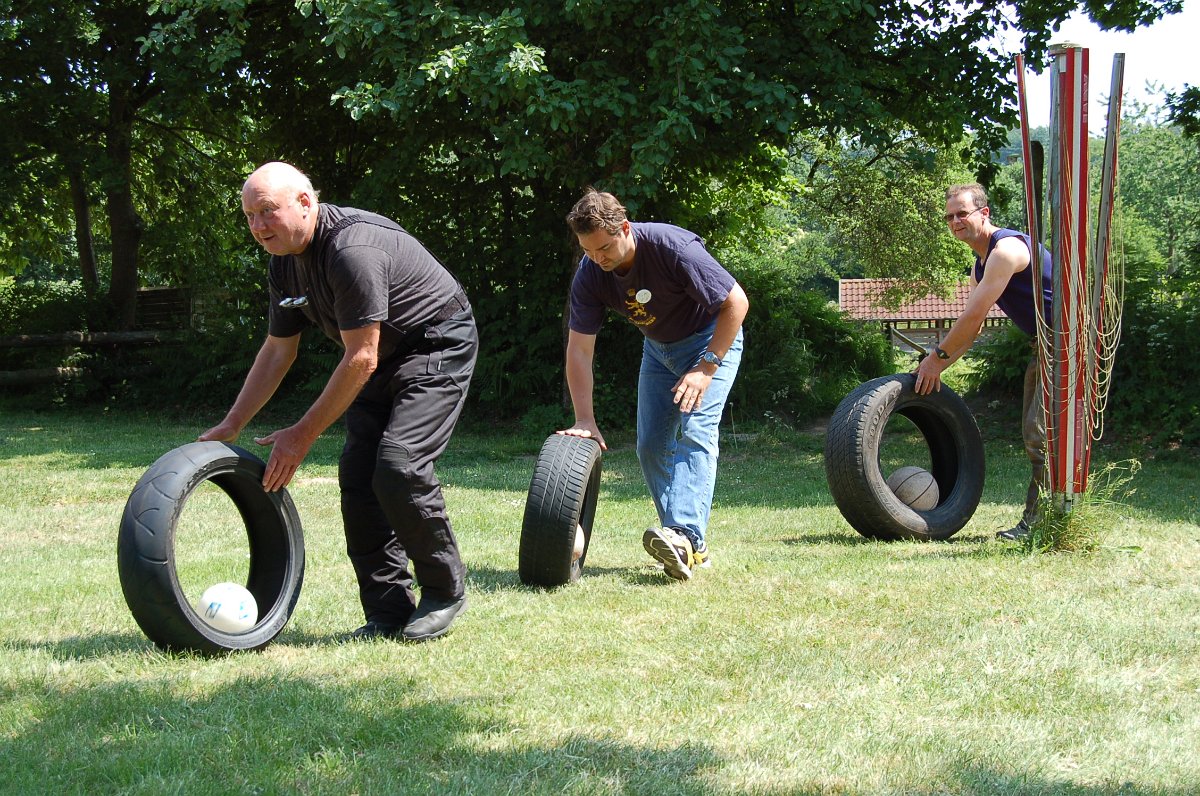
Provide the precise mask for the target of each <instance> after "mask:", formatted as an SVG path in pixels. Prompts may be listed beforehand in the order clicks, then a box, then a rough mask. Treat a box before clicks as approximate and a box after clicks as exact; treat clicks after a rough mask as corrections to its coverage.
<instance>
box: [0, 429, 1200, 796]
mask: <svg viewBox="0 0 1200 796" xmlns="http://www.w3.org/2000/svg"><path fill="white" fill-rule="evenodd" d="M984 420H985V422H986V421H987V420H988V419H987V418H984ZM1008 425H1012V428H1011V429H1009V428H1008ZM202 427H205V426H204V424H203V423H197V424H196V425H194V426H193V425H183V424H177V423H171V422H164V421H160V420H158V419H156V418H146V417H133V416H129V417H106V416H86V417H85V416H72V415H52V414H47V415H33V414H13V413H6V414H5V415H4V416H3V418H0V792H3V793H21V794H25V793H56V794H57V793H89V794H97V793H104V794H109V793H145V794H162V793H189V794H190V793H327V794H348V793H363V794H368V793H380V794H384V793H429V794H447V793H461V794H468V793H469V794H476V793H479V794H492V793H502V794H507V793H512V794H524V793H538V794H542V793H544V794H558V793H569V794H626V793H629V794H672V793H679V794H693V793H694V794H701V793H716V794H794V793H798V794H808V793H814V794H815V793H822V794H823V793H838V794H841V793H854V794H858V793H862V794H876V793H898V794H899V793H903V794H935V793H964V794H978V793H1006V794H1007V793H1030V794H1033V793H1039V794H1040V793H1063V794H1118V793H1120V794H1186V793H1195V792H1197V791H1200V759H1198V758H1200V756H1198V755H1197V754H1196V750H1197V738H1200V585H1198V584H1200V577H1198V576H1200V571H1198V570H1200V524H1198V523H1200V501H1198V495H1200V480H1198V478H1197V474H1196V468H1195V467H1194V466H1190V465H1189V464H1188V463H1187V462H1176V463H1171V462H1164V461H1160V460H1155V459H1153V458H1149V459H1147V460H1146V461H1145V466H1144V468H1143V469H1142V471H1141V472H1140V473H1138V475H1137V478H1136V483H1135V484H1134V485H1135V486H1136V488H1137V491H1136V492H1135V493H1134V495H1133V496H1132V497H1131V498H1130V502H1129V503H1128V504H1127V505H1125V506H1122V507H1120V508H1119V510H1118V511H1117V512H1116V513H1115V514H1114V515H1113V518H1112V519H1111V521H1110V522H1109V524H1108V525H1107V526H1106V527H1105V528H1104V529H1101V530H1100V531H1097V534H1098V535H1097V537H1096V542H1097V544H1096V546H1095V547H1094V549H1093V550H1092V551H1091V552H1089V553H1086V554H1054V555H1029V554H1027V553H1026V552H1024V551H1023V550H1021V549H1020V547H1019V546H1017V545H1005V544H1001V543H998V542H996V541H994V540H993V535H994V533H995V532H996V531H997V530H1000V529H1002V528H1005V527H1008V526H1009V525H1011V524H1012V522H1014V521H1015V518H1016V517H1017V516H1018V514H1019V511H1020V501H1021V500H1023V492H1024V484H1025V479H1026V477H1027V476H1026V473H1027V470H1026V467H1027V465H1026V464H1025V462H1024V459H1023V454H1022V452H1021V448H1020V445H1019V439H1018V438H1017V434H1016V426H1015V424H1006V425H1005V426H1004V427H1002V428H1001V427H997V428H996V429H995V430H994V431H989V429H988V428H986V427H985V435H986V437H987V439H988V442H987V446H988V479H987V486H986V490H985V494H984V499H983V502H982V504H981V505H980V507H979V510H978V511H977V513H976V515H975V517H974V519H973V520H972V521H971V522H970V523H969V524H968V525H967V527H966V528H965V529H964V530H963V531H961V532H960V533H959V534H957V535H956V536H955V537H954V538H953V539H952V540H951V541H950V542H948V543H941V544H919V543H892V544H886V543H877V542H869V541H867V540H865V539H863V538H861V537H860V536H858V535H857V534H855V533H854V532H853V531H852V530H851V529H850V528H849V526H848V525H847V524H846V523H845V522H844V521H843V520H842V519H841V517H840V515H839V514H838V512H837V510H836V508H835V507H834V506H833V505H832V501H831V499H830V497H829V495H828V491H827V488H826V485H825V475H824V468H823V460H822V453H821V451H822V445H823V439H822V438H821V436H820V434H818V433H799V432H796V433H790V432H788V431H786V430H782V429H780V428H778V427H777V428H774V429H773V430H770V431H768V432H766V433H759V434H758V435H757V436H752V434H751V433H750V432H753V431H754V429H747V428H743V427H742V424H739V428H738V431H739V432H741V433H739V435H738V438H737V439H736V440H735V439H733V438H731V437H730V438H727V439H726V440H724V441H723V460H722V465H721V472H720V477H719V483H718V487H717V500H716V505H715V508H714V512H713V525H712V528H711V531H710V543H711V547H712V550H713V555H714V561H715V563H714V567H713V569H712V570H708V571H702V572H701V573H700V574H699V575H698V576H697V578H696V579H695V580H693V581H692V582H690V583H686V584H680V583H675V582H672V581H669V580H667V579H666V578H665V577H664V576H663V575H662V574H661V573H659V572H656V571H655V570H654V569H653V567H652V566H651V562H650V559H649V558H648V557H647V556H646V555H645V553H644V552H643V551H642V549H641V543H640V537H641V532H642V530H643V529H644V528H645V526H646V525H648V524H650V523H651V522H652V521H653V516H654V515H653V508H652V506H651V503H650V501H649V498H648V497H647V495H646V493H645V488H644V486H643V484H642V480H641V476H640V473H639V471H638V467H637V463H636V460H635V457H634V455H633V452H632V448H631V444H630V443H631V440H630V439H629V438H628V435H624V437H623V435H622V434H620V433H614V432H610V433H609V434H608V439H609V442H610V444H611V445H612V448H613V450H611V451H610V452H609V453H608V454H606V456H605V460H604V479H603V487H602V494H601V502H600V508H599V513H598V517H597V521H596V528H597V530H596V535H595V537H594V541H593V544H592V547H591V549H590V552H589V557H588V566H587V568H586V569H585V572H584V577H583V579H582V580H581V581H580V582H579V583H578V584H575V585H572V586H569V587H565V588H562V589H559V590H556V591H552V592H545V591H536V590H532V589H529V588H526V587H524V586H522V585H521V583H520V581H519V579H518V578H517V575H516V571H517V553H518V540H519V534H520V525H521V516H522V511H523V508H524V502H525V493H526V490H527V488H528V485H529V477H530V475H531V473H532V468H533V462H534V457H535V456H536V453H537V450H538V447H539V446H540V444H541V441H542V440H541V439H540V438H539V439H518V438H514V437H502V436H498V435H496V434H494V433H490V434H489V433H467V432H460V433H459V434H458V435H457V436H456V437H455V439H454V441H453V442H452V444H451V448H450V450H449V451H448V452H447V454H446V455H445V457H444V459H443V461H442V465H441V467H440V473H441V476H442V479H443V481H444V483H445V485H446V494H447V499H448V502H449V506H450V510H451V514H452V517H453V520H454V523H455V528H456V532H457V534H458V536H459V540H460V542H461V545H462V549H463V552H464V556H465V558H466V561H467V564H468V567H469V568H470V576H469V577H470V580H469V588H470V600H471V605H470V609H469V611H468V612H467V613H466V614H465V615H464V616H463V618H462V619H461V620H460V621H459V622H458V623H457V624H456V626H455V629H454V632H453V633H451V634H450V635H449V636H448V637H446V638H445V639H442V640H440V641H437V642H433V643H428V644H424V645H411V646H410V645H402V644H399V643H395V642H388V641H383V642H375V643H362V644H351V645H340V644H337V643H334V641H333V639H334V638H335V637H336V636H337V635H338V634H340V633H342V632H344V631H346V630H349V629H351V628H353V627H355V626H357V625H358V624H359V623H360V622H361V614H360V612H359V608H358V604H357V599H356V594H355V589H354V585H353V574H352V571H351V569H350V566H349V563H348V562H347V560H346V558H345V555H344V541H343V539H342V533H341V527H340V520H339V510H338V494H337V484H336V462H337V454H338V449H339V444H340V434H331V435H327V436H326V437H324V438H322V439H321V440H320V441H319V442H318V444H317V446H316V447H315V448H314V450H313V451H312V453H311V455H310V458H309V460H308V461H307V463H306V465H305V466H304V468H302V470H301V472H300V474H299V477H298V479H297V481H296V482H295V483H294V484H293V486H292V487H291V489H290V491H291V494H292V497H293V499H294V500H295V502H296V505H297V508H298V510H299V512H300V514H301V517H302V518H303V521H304V526H305V541H306V545H307V573H306V578H305V584H304V589H303V593H302V596H301V599H300V602H299V605H298V606H297V609H296V612H295V614H294V616H293V618H292V621H291V622H290V624H289V625H288V627H287V628H286V629H285V630H284V632H283V633H282V634H281V635H280V636H279V637H278V638H277V639H276V641H275V643H273V644H272V645H271V646H269V647H268V648H267V649H266V650H264V651H263V652H261V653H252V654H240V655H233V656H230V657H226V658H220V659H214V660H210V659H204V658H200V657H195V656H190V655H178V656H169V655H165V654H163V653H161V652H159V651H158V650H157V649H156V648H155V647H154V646H153V645H151V644H150V643H149V642H148V641H147V640H146V638H145V637H144V636H143V634H142V633H141V631H140V630H139V629H138V627H137V626H136V624H135V623H134V621H133V619H132V617H131V615H130V613H129V610H128V608H127V606H126V605H125V602H124V599H123V597H122V594H121V588H120V584H119V581H118V578H117V572H116V555H115V551H116V533H117V527H118V523H119V520H120V516H121V511H122V509H123V507H124V503H125V500H126V498H127V497H128V495H129V492H130V490H131V489H132V487H133V484H134V482H135V481H136V480H137V478H138V477H139V476H140V475H141V474H142V473H143V472H144V471H145V469H146V468H147V467H148V466H149V465H150V464H151V463H152V462H153V461H154V460H155V459H156V458H157V457H158V456H159V455H161V454H162V453H164V452H166V451H168V450H170V449H172V448H174V447H176V446H177V445H180V444H183V443H184V442H187V441H190V440H191V439H194V437H195V435H196V433H197V432H198V431H199V430H201V428H202ZM266 430H269V429H268V428H266V427H265V426H264V427H261V428H252V429H250V430H249V431H248V433H247V434H246V435H245V436H244V437H243V440H244V441H245V443H244V444H245V445H246V446H247V447H250V448H255V447H256V446H254V443H253V442H252V441H250V438H251V437H252V436H253V435H256V434H260V433H262V432H264V431H266ZM606 431H607V430H606ZM1010 432H1011V433H1010ZM900 436H901V437H903V436H904V435H903V434H901V435H900ZM905 444H911V440H908V441H907V442H905V440H904V439H901V440H900V442H899V445H898V446H896V445H893V446H891V447H889V449H888V450H889V451H893V450H896V451H903V450H904V445H905ZM1103 453H1104V451H1103V450H1101V451H1100V452H1099V454H1098V455H1099V457H1100V458H1103ZM903 455H904V454H903V453H902V452H901V453H897V454H896V456H898V457H903ZM1121 458H1127V457H1124V456H1122V457H1121ZM222 500H223V493H220V492H219V491H218V490H213V491H212V492H211V494H210V493H202V494H199V495H197V497H196V499H195V505H193V504H192V502H191V501H189V503H188V506H187V509H186V511H185V516H184V524H185V526H186V528H187V533H188V537H187V538H188V542H187V543H188V544H189V545H191V546H190V547H189V548H188V549H187V557H188V560H189V562H190V563H189V566H193V567H194V569H189V570H188V572H189V574H188V577H189V578H191V579H192V580H193V581H194V582H195V583H196V588H197V589H199V588H202V586H203V585H204V583H205V582H208V581H211V580H219V579H236V578H237V577H238V573H239V572H241V571H242V570H240V569H239V567H244V566H245V563H244V551H242V550H241V549H240V548H239V544H240V543H239V538H238V533H237V532H236V530H237V529H236V527H235V528H234V531H233V532H231V531H230V529H229V527H228V520H227V519H226V515H227V513H228V511H229V510H230V509H229V507H228V506H227V505H223V504H222ZM212 537H216V538H218V539H221V540H224V541H223V543H222V544H221V545H219V547H220V548H221V549H222V550H225V549H226V548H228V550H229V554H227V555H215V556H214V555H211V549H209V548H208V547H207V546H206V544H205V543H204V540H205V539H207V538H212ZM181 538H182V537H181ZM239 556H240V558H239ZM231 572H232V573H233V575H232V576H228V577H227V575H228V573H231Z"/></svg>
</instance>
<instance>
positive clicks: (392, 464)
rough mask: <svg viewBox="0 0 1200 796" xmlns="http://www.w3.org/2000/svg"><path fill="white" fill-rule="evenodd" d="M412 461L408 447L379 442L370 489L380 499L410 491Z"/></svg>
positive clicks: (405, 493)
mask: <svg viewBox="0 0 1200 796" xmlns="http://www.w3.org/2000/svg"><path fill="white" fill-rule="evenodd" d="M411 482H412V461H411V459H410V456H409V451H408V448H406V447H404V446H403V445H397V444H395V443H391V442H386V441H385V442H380V443H379V453H378V455H377V457H376V460H375V472H374V474H373V475H372V477H371V489H372V490H374V492H375V494H376V495H377V496H378V497H379V499H380V500H386V499H387V498H389V497H393V498H394V497H396V496H400V495H404V496H407V495H408V494H409V492H410V491H411V487H410V485H411Z"/></svg>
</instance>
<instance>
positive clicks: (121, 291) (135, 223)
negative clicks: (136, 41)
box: [104, 86, 144, 329]
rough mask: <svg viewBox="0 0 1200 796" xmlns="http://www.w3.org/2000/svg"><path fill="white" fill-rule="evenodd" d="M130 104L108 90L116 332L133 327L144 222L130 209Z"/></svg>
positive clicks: (112, 88)
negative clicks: (140, 244)
mask: <svg viewBox="0 0 1200 796" xmlns="http://www.w3.org/2000/svg"><path fill="white" fill-rule="evenodd" d="M133 117H134V108H133V103H131V102H130V98H129V96H128V95H127V94H126V93H125V92H124V91H123V90H121V89H120V88H119V87H116V86H110V94H109V106H108V130H107V136H106V143H105V152H106V154H107V156H108V164H107V165H108V169H109V173H108V175H107V176H108V178H107V180H106V181H105V182H106V184H105V189H104V193H105V196H106V197H107V205H108V224H109V234H110V235H111V237H112V281H111V282H110V283H109V287H108V297H109V300H110V301H111V303H112V306H113V311H114V313H115V316H116V317H115V321H116V324H117V328H118V329H130V328H132V327H133V324H134V321H135V320H136V318H135V311H136V300H137V287H138V244H139V243H140V242H141V238H142V230H143V229H144V222H143V221H142V218H141V216H139V215H138V213H137V210H136V209H135V208H134V206H133V166H132V138H133Z"/></svg>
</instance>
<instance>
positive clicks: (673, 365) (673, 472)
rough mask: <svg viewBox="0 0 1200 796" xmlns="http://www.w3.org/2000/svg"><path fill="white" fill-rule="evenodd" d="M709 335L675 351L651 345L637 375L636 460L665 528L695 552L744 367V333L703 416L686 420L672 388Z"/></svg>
mask: <svg viewBox="0 0 1200 796" xmlns="http://www.w3.org/2000/svg"><path fill="white" fill-rule="evenodd" d="M715 328H716V323H715V321H714V323H713V324H711V325H710V326H709V327H708V328H706V329H703V330H701V331H699V332H697V333H696V334H693V335H691V336H690V337H685V338H684V339H682V340H679V341H677V342H674V343H659V342H656V341H654V340H651V339H649V338H646V340H645V342H644V343H643V345H642V368H641V372H640V373H639V374H638V407H637V455H638V462H640V463H641V465H642V474H643V475H644V476H645V477H646V486H648V487H649V488H650V496H651V497H652V498H654V507H655V509H657V510H658V520H659V523H660V524H661V525H662V526H664V527H672V528H677V529H679V530H681V531H683V533H684V534H685V535H686V536H687V537H688V538H689V539H690V540H691V542H692V544H693V545H699V544H700V543H702V542H703V541H704V534H705V530H706V529H707V528H708V516H709V512H710V511H711V509H712V496H713V488H714V487H715V486H716V483H717V457H718V455H719V447H718V444H717V440H718V436H719V431H720V424H721V415H722V414H723V413H724V411H725V400H726V399H727V398H728V397H729V390H730V388H731V387H733V380H734V379H735V378H736V377H737V371H738V365H739V364H741V361H742V332H741V330H738V334H737V338H736V339H735V340H734V342H733V345H732V346H730V348H729V351H728V352H727V353H726V354H725V357H724V358H723V359H722V361H721V367H719V368H717V373H716V375H715V376H713V380H712V383H711V384H709V386H708V389H707V390H706V391H705V393H704V398H703V400H702V401H701V404H700V408H699V409H693V410H692V411H691V412H689V413H687V414H685V413H683V412H681V411H679V406H678V405H677V404H676V403H675V402H674V398H675V394H674V393H673V392H672V391H671V388H672V387H674V386H675V383H676V382H677V381H679V378H680V377H681V376H683V374H684V373H687V372H688V371H689V370H691V369H692V368H693V367H694V366H695V365H696V363H697V362H698V361H699V360H700V355H701V354H703V353H704V352H705V350H706V349H707V348H708V344H709V343H710V342H711V341H712V335H713V330H714V329H715Z"/></svg>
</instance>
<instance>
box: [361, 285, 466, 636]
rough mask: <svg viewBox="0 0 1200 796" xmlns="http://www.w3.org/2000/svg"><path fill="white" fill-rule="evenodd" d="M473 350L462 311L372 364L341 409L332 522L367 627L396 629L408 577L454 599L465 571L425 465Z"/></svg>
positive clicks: (406, 606) (410, 604) (444, 438)
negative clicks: (336, 509)
mask: <svg viewBox="0 0 1200 796" xmlns="http://www.w3.org/2000/svg"><path fill="white" fill-rule="evenodd" d="M478 349H479V335H478V333H477V331H476V328H475V319H474V316H473V315H472V313H471V310H470V308H469V307H468V308H467V309H465V310H463V311H461V312H459V313H458V314H456V315H453V316H451V317H450V318H449V319H447V320H444V321H441V322H438V323H436V324H433V325H430V326H428V327H426V328H425V331H424V335H423V336H421V337H420V338H419V339H418V340H417V341H416V342H415V343H414V344H412V345H410V346H407V347H406V349H405V350H402V351H400V352H397V353H396V354H395V355H393V356H391V357H389V358H388V359H387V360H386V361H385V362H381V363H380V364H379V367H378V368H377V369H376V371H375V373H374V374H372V376H371V378H370V380H369V381H368V382H367V384H366V385H365V386H364V387H363V389H362V392H360V393H359V395H358V397H357V398H356V399H355V401H354V403H353V404H351V405H350V408H349V409H348V410H346V444H345V447H344V448H343V449H342V456H341V461H340V464H339V468H338V480H339V483H340V486H341V492H342V521H343V523H344V524H345V530H346V551H347V553H348V554H349V556H350V561H351V562H352V563H353V565H354V572H355V575H356V576H357V578H358V588H359V596H360V598H361V600H362V605H363V611H364V613H365V614H366V618H367V620H368V621H377V622H383V623H387V624H394V625H403V624H405V623H406V622H407V621H408V618H409V616H410V615H411V614H412V612H413V608H414V606H415V604H416V599H415V596H414V594H413V588H412V587H413V579H414V575H415V576H416V582H417V583H419V584H420V586H421V590H422V593H423V594H426V595H429V596H433V597H437V598H439V599H457V598H459V597H461V596H462V595H463V593H464V588H465V580H466V568H465V567H464V566H463V562H462V558H461V556H460V555H459V550H458V541H457V540H456V539H455V537H454V531H453V530H452V529H451V527H450V518H449V517H448V516H447V515H446V502H445V500H444V499H443V497H442V486H441V483H440V482H439V481H438V478H437V475H436V474H435V473H434V464H435V462H436V461H437V458H438V457H439V456H440V455H441V454H442V452H443V451H445V450H446V445H447V444H448V443H449V441H450V434H451V432H453V431H454V425H455V423H456V422H457V421H458V417H459V415H460V414H461V413H462V408H463V402H464V400H465V399H466V396H467V388H468V386H469V385H470V382H471V374H472V372H473V371H474V368H475V356H476V353H477V351H478ZM410 563H411V565H412V572H410V571H409V565H410Z"/></svg>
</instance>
